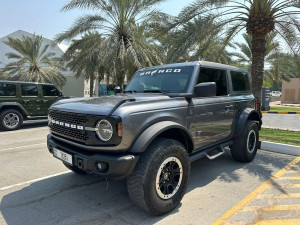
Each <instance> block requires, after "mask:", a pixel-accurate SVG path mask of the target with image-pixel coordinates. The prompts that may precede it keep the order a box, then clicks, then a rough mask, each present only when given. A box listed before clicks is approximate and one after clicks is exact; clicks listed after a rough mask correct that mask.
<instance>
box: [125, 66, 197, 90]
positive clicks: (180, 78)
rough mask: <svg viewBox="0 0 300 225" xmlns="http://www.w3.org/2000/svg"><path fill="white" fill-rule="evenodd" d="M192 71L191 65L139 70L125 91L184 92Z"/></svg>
mask: <svg viewBox="0 0 300 225" xmlns="http://www.w3.org/2000/svg"><path fill="white" fill-rule="evenodd" d="M193 71H194V67H193V66H185V67H172V68H171V67H170V68H149V69H146V70H140V71H137V72H136V73H135V75H134V77H133V78H132V80H131V81H130V83H129V84H128V86H127V87H126V91H136V92H147V91H153V90H156V91H164V92H167V93H184V92H187V89H188V86H189V83H190V79H191V76H192V74H193Z"/></svg>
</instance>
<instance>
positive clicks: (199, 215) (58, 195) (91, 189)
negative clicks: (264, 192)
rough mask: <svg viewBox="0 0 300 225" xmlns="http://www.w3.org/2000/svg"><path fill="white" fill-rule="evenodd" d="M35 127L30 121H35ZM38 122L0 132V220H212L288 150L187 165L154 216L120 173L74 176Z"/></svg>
mask: <svg viewBox="0 0 300 225" xmlns="http://www.w3.org/2000/svg"><path fill="white" fill-rule="evenodd" d="M35 126H36V127H35ZM47 133H48V128H47V127H45V124H43V123H42V124H35V125H32V124H31V125H30V124H29V125H26V126H25V127H24V128H23V129H21V130H19V131H13V132H0V224H1V225H2V224H9V225H17V224H18V225H19V224H20V225H21V224H22V225H27V224H30V225H32V224H38V225H40V224H43V225H44V224H45V225H47V224H55V225H57V224H107V225H108V224H168V225H169V224H201V225H206V224H212V223H213V222H214V221H216V220H217V219H218V218H219V217H220V216H222V215H223V214H224V213H225V212H227V211H228V210H229V209H231V208H232V207H233V206H234V205H236V204H237V203H238V202H239V201H241V200H242V199H243V198H244V197H245V196H247V195H248V194H249V193H251V192H252V191H253V190H255V189H256V188H257V187H258V186H260V185H261V184H262V183H263V182H264V181H266V180H268V179H269V178H270V177H271V176H272V174H274V173H275V172H277V171H278V170H280V169H281V168H283V167H284V166H285V165H286V164H288V163H289V162H290V161H291V160H293V159H294V158H295V157H293V156H288V155H281V154H275V153H270V152H264V151H260V152H259V153H258V155H257V157H256V159H255V160H254V161H253V162H252V163H249V164H243V163H237V162H234V161H233V160H232V159H231V156H230V154H229V153H228V154H225V155H223V156H221V157H219V158H217V159H215V160H213V161H209V160H208V159H201V160H199V161H197V162H195V163H193V164H192V173H191V180H190V184H189V187H188V190H187V193H186V195H185V197H184V198H183V200H182V202H181V204H180V205H179V207H177V208H176V209H175V210H174V211H173V212H171V213H169V214H168V215H165V216H161V217H153V216H150V215H148V214H146V213H144V212H143V211H142V210H140V209H139V208H138V207H136V206H135V205H133V204H132V202H131V201H130V199H129V197H128V193H127V189H126V180H122V181H108V182H107V181H106V180H104V179H101V178H99V177H95V176H92V175H87V176H80V175H76V174H74V173H72V172H68V170H67V169H66V168H65V167H64V166H63V164H62V163H61V162H60V161H59V160H57V159H55V158H53V157H52V156H51V155H50V154H49V153H48V150H47V148H46V134H47Z"/></svg>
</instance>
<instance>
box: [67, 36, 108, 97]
mask: <svg viewBox="0 0 300 225" xmlns="http://www.w3.org/2000/svg"><path fill="white" fill-rule="evenodd" d="M104 41H105V39H104V38H101V36H100V34H99V33H97V32H95V33H90V32H89V33H87V34H85V35H84V36H83V37H82V38H81V39H79V40H73V41H72V44H71V45H70V47H69V48H68V50H67V51H66V52H65V54H64V56H63V60H64V61H65V62H67V66H68V67H69V68H70V69H71V70H72V71H73V72H74V73H75V77H80V76H83V78H84V79H85V80H87V81H88V80H89V81H90V97H92V96H93V91H94V90H93V89H94V82H95V80H96V79H98V81H101V80H102V79H104V75H105V71H107V68H106V67H105V66H104V65H105V64H104V63H103V59H102V55H103V54H105V53H104V52H102V50H103V44H104Z"/></svg>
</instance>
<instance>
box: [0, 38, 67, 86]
mask: <svg viewBox="0 0 300 225" xmlns="http://www.w3.org/2000/svg"><path fill="white" fill-rule="evenodd" d="M42 41H43V37H42V36H39V35H34V36H33V37H27V36H26V37H25V36H23V37H22V38H21V39H18V38H16V39H13V38H10V37H9V38H8V40H7V41H4V43H5V44H7V45H8V46H10V47H11V48H12V49H13V50H15V51H16V53H14V52H11V53H7V54H6V56H7V57H8V58H9V59H11V60H13V61H12V62H10V63H8V64H6V65H5V67H4V68H2V70H1V71H2V73H3V74H6V77H7V79H10V80H22V81H31V82H41V83H53V84H55V85H57V86H58V87H62V86H63V85H64V84H65V81H66V78H65V77H64V75H63V74H62V73H61V71H64V70H65V67H64V65H63V64H62V63H61V61H60V60H59V59H58V58H57V57H56V54H55V53H54V52H51V51H50V50H48V49H49V45H45V46H44V47H42Z"/></svg>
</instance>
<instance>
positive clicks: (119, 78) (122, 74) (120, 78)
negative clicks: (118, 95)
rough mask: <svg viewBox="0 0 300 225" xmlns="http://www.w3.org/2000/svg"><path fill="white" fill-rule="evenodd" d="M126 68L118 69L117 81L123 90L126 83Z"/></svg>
mask: <svg viewBox="0 0 300 225" xmlns="http://www.w3.org/2000/svg"><path fill="white" fill-rule="evenodd" d="M124 71H125V70H124V69H123V68H122V69H120V70H119V71H118V74H117V77H116V81H117V86H119V87H120V88H121V91H122V90H123V84H124V78H125V72H124Z"/></svg>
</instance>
